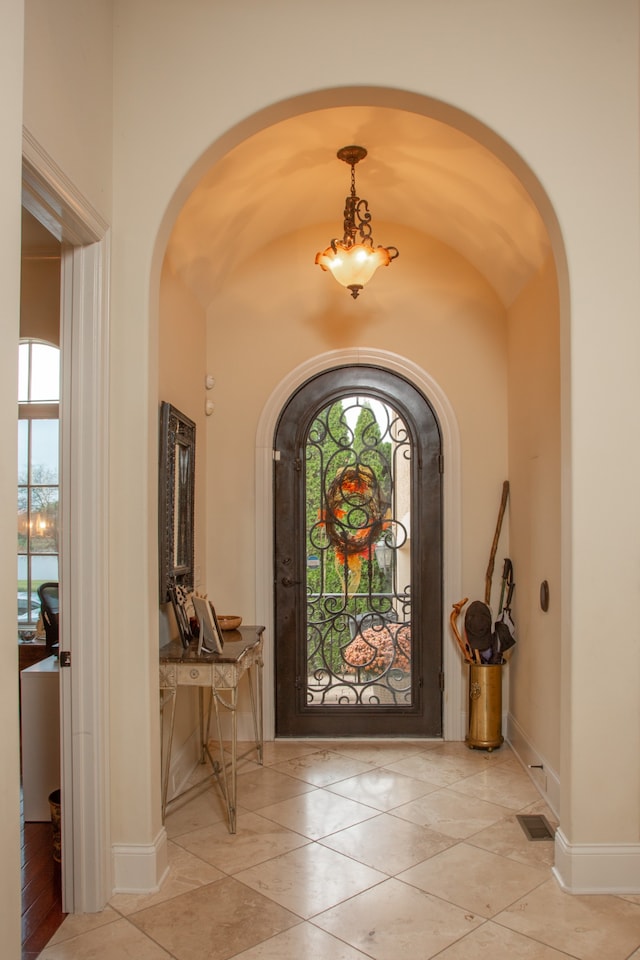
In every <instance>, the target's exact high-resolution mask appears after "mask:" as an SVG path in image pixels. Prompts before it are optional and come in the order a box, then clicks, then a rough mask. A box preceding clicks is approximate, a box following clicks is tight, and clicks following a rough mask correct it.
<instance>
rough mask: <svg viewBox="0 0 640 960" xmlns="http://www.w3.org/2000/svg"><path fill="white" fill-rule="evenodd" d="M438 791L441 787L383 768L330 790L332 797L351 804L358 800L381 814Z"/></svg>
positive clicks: (331, 786) (333, 784)
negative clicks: (342, 798)
mask: <svg viewBox="0 0 640 960" xmlns="http://www.w3.org/2000/svg"><path fill="white" fill-rule="evenodd" d="M437 789H438V787H436V786H435V785H434V784H432V783H427V782H426V781H425V780H416V778H415V777H407V776H405V774H403V773H395V772H394V771H393V770H389V769H382V768H380V769H376V770H368V771H367V772H366V773H359V774H358V776H357V777H350V778H349V779H348V780H341V781H340V782H339V783H332V784H330V786H328V787H327V790H330V791H331V793H337V794H339V795H340V796H341V797H349V799H350V800H357V801H358V803H364V804H366V805H367V806H369V807H374V809H376V810H381V811H389V810H392V809H393V808H394V807H399V806H400V805H401V804H403V803H407V802H408V801H409V800H415V798H416V797H422V796H424V795H425V794H426V793H429V792H430V791H432V790H437Z"/></svg>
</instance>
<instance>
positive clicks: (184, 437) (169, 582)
mask: <svg viewBox="0 0 640 960" xmlns="http://www.w3.org/2000/svg"><path fill="white" fill-rule="evenodd" d="M159 454H160V457H159V490H158V545H159V558H158V559H159V575H160V576H159V580H160V583H159V587H160V603H166V602H167V601H168V600H170V599H171V597H170V589H171V587H182V588H184V589H185V590H188V591H189V592H190V591H191V590H193V587H194V569H195V560H194V543H195V531H194V525H195V460H196V425H195V423H194V421H193V420H190V419H189V417H187V416H185V414H184V413H182V412H181V411H180V410H178V409H177V408H176V407H174V406H173V405H172V404H170V403H168V402H167V401H162V403H161V404H160V449H159Z"/></svg>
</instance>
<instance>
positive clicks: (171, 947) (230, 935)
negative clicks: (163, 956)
mask: <svg viewBox="0 0 640 960" xmlns="http://www.w3.org/2000/svg"><path fill="white" fill-rule="evenodd" d="M131 921H132V922H133V923H135V924H136V926H137V927H139V928H140V929H141V930H143V931H144V932H145V933H147V934H148V935H149V936H150V937H152V938H153V940H155V941H156V943H158V944H160V945H161V946H162V947H164V949H165V950H167V951H168V952H169V953H170V954H171V956H173V957H175V958H176V960H204V958H206V960H227V958H228V957H233V956H235V955H236V954H237V953H241V952H242V951H243V950H247V949H248V948H249V947H253V946H255V945H256V944H258V943H261V942H262V941H263V940H267V939H268V938H269V937H272V936H274V935H275V934H276V933H280V932H281V931H282V930H286V929H288V928H289V927H292V926H294V925H295V924H296V923H298V918H297V917H295V916H294V915H293V914H291V913H289V911H288V910H285V909H283V908H282V907H281V906H279V905H278V904H277V903H274V902H273V900H271V899H267V898H266V897H263V896H262V895H261V894H259V893H257V892H256V891H255V890H251V889H250V888H249V887H247V886H246V885H245V884H243V883H238V881H237V880H234V879H233V878H231V877H227V878H226V879H225V880H218V881H217V882H216V883H210V884H208V885H207V886H206V887H200V888H199V889H198V890H194V891H192V892H191V893H187V894H183V895H182V896H181V897H175V898H174V899H173V900H169V901H167V902H166V903H163V904H159V905H158V906H155V907H150V908H149V909H148V910H142V911H141V912H140V913H136V914H133V916H132V917H131ZM83 960H86V958H83ZM132 960H139V958H137V957H135V958H134V957H133V956H132Z"/></svg>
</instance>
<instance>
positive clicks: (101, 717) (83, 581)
mask: <svg viewBox="0 0 640 960" xmlns="http://www.w3.org/2000/svg"><path fill="white" fill-rule="evenodd" d="M22 155H23V162H22V205H23V206H24V207H25V208H26V209H27V210H28V211H29V212H30V213H31V214H32V215H33V216H34V217H35V218H36V219H37V220H38V221H39V222H40V223H41V224H42V225H43V226H44V227H46V228H47V230H49V232H50V233H52V234H53V236H54V237H56V239H57V240H59V241H60V242H61V243H62V245H63V246H62V265H61V273H62V277H61V290H62V293H61V304H60V312H61V323H60V327H61V333H60V336H61V348H62V349H61V360H62V372H61V381H62V382H61V401H60V410H61V416H60V426H61V476H62V485H61V499H60V510H61V518H62V541H61V542H62V549H61V555H60V586H61V597H60V603H61V607H62V609H63V611H64V616H63V617H62V618H61V638H60V641H61V649H62V650H68V651H70V652H71V655H72V667H71V669H68V670H67V669H61V671H60V699H61V704H60V721H61V768H62V769H61V786H62V831H63V833H62V842H63V867H62V869H63V874H62V887H63V909H64V910H65V912H69V913H90V912H94V911H98V910H101V909H103V907H104V905H105V903H106V902H107V899H108V897H109V896H110V894H111V862H110V831H109V794H108V782H109V781H108V756H109V749H108V730H109V713H108V677H109V670H108V668H109V663H108V645H107V644H106V643H105V642H104V641H105V639H106V637H107V636H108V600H109V591H108V569H109V565H108V559H109V543H108V529H109V528H108V484H107V477H108V462H109V461H108V443H109V429H108V370H109V337H108V278H109V227H108V224H107V223H106V222H105V221H104V220H103V219H102V217H101V216H100V214H99V213H97V211H96V210H94V208H93V207H92V206H91V205H90V204H89V202H88V201H87V200H86V199H85V198H84V197H83V196H82V195H81V194H80V193H79V191H78V190H77V189H76V188H75V186H74V185H73V184H72V183H71V181H69V180H68V178H67V177H66V176H65V174H64V173H63V172H62V170H60V168H59V167H58V166H57V165H56V164H55V162H54V161H53V160H52V159H51V157H50V156H49V155H48V154H47V153H46V151H44V150H43V149H42V147H41V146H40V145H39V143H38V142H37V141H36V139H35V138H34V137H33V136H32V135H31V134H30V133H29V131H28V130H26V129H24V130H23V145H22ZM67 411H68V413H67ZM72 530H73V537H72V536H71V531H72ZM71 584H73V589H71ZM74 638H75V640H76V642H75V643H74ZM78 638H82V642H81V643H79V642H77V640H78Z"/></svg>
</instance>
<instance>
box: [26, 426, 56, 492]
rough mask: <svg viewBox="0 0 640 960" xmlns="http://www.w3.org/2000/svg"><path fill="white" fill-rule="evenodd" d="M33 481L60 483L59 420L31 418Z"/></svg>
mask: <svg viewBox="0 0 640 960" xmlns="http://www.w3.org/2000/svg"><path fill="white" fill-rule="evenodd" d="M30 422H31V483H32V484H33V483H55V484H57V483H58V421H57V420H31V421H30Z"/></svg>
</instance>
